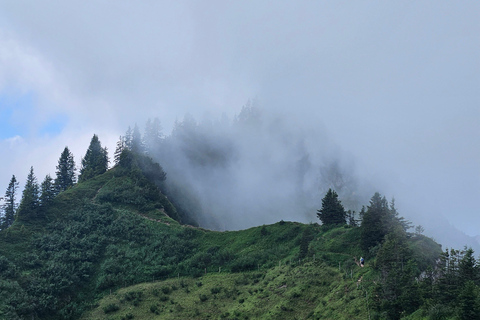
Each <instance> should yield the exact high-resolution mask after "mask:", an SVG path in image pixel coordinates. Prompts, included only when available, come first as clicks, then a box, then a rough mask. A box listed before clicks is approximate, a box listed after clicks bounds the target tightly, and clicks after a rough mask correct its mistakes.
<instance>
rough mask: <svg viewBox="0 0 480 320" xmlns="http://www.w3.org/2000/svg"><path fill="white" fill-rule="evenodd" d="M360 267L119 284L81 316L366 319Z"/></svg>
mask: <svg viewBox="0 0 480 320" xmlns="http://www.w3.org/2000/svg"><path fill="white" fill-rule="evenodd" d="M367 270H368V269H366V268H363V269H362V268H360V267H356V268H355V269H354V270H353V272H352V276H350V275H349V276H348V277H345V276H343V275H342V273H341V272H339V271H338V269H336V268H332V267H329V266H327V265H326V264H324V263H323V262H320V261H318V260H316V261H315V262H313V261H310V262H305V263H303V262H301V263H300V264H298V262H297V263H293V264H290V263H288V264H287V265H281V266H276V267H273V268H270V269H267V270H261V271H252V272H245V273H222V272H220V273H209V274H207V275H204V276H202V277H199V278H196V279H193V278H183V277H182V278H173V279H169V280H165V281H160V282H152V283H142V284H139V285H135V286H131V287H127V288H124V289H120V290H118V291H116V292H114V293H112V294H109V295H107V296H106V297H104V298H103V299H102V300H101V301H100V302H99V303H98V306H97V307H96V308H95V309H94V310H92V311H90V312H88V313H87V314H85V315H84V317H83V318H82V319H272V320H273V319H366V318H368V310H367V298H366V296H365V291H364V288H363V286H362V284H361V283H359V282H358V279H360V278H362V276H363V275H364V274H365V273H367V272H368V271H367Z"/></svg>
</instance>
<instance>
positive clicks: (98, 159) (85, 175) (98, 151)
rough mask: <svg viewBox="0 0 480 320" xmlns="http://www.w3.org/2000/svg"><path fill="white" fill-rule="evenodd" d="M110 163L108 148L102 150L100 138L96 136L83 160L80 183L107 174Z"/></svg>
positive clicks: (79, 177)
mask: <svg viewBox="0 0 480 320" xmlns="http://www.w3.org/2000/svg"><path fill="white" fill-rule="evenodd" d="M108 162H109V161H108V151H107V148H102V145H101V143H100V140H99V139H98V136H97V135H96V134H94V135H93V137H92V140H91V141H90V146H89V147H88V149H87V152H86V153H85V157H83V158H82V167H81V168H80V175H79V176H78V181H79V182H83V181H86V180H88V179H90V178H93V177H95V176H97V175H99V174H102V173H105V172H106V171H107V169H108Z"/></svg>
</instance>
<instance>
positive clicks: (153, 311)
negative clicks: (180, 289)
mask: <svg viewBox="0 0 480 320" xmlns="http://www.w3.org/2000/svg"><path fill="white" fill-rule="evenodd" d="M150 312H151V313H155V314H158V313H159V310H158V307H157V305H155V304H152V305H151V306H150Z"/></svg>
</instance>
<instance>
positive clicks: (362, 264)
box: [360, 257, 365, 268]
mask: <svg viewBox="0 0 480 320" xmlns="http://www.w3.org/2000/svg"><path fill="white" fill-rule="evenodd" d="M364 264H365V260H364V259H363V257H360V266H361V267H362V268H363V266H364Z"/></svg>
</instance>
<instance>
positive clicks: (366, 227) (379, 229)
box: [360, 192, 411, 252]
mask: <svg viewBox="0 0 480 320" xmlns="http://www.w3.org/2000/svg"><path fill="white" fill-rule="evenodd" d="M360 216H363V218H362V225H361V230H362V249H363V250H364V251H365V252H369V250H370V249H371V248H373V247H376V246H378V245H379V244H380V243H381V242H382V241H383V239H384V238H385V236H386V235H387V234H388V233H391V232H397V231H396V230H397V229H398V228H401V229H402V230H403V231H404V232H405V231H407V230H408V229H409V228H411V223H410V222H409V221H407V220H405V219H404V218H403V217H400V216H399V215H398V212H397V209H396V208H395V200H392V202H391V205H390V206H389V205H388V202H387V199H385V197H382V196H381V195H380V193H378V192H376V193H375V194H374V195H373V197H372V198H371V199H370V205H369V206H368V207H367V210H366V211H364V209H363V208H362V212H360Z"/></svg>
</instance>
